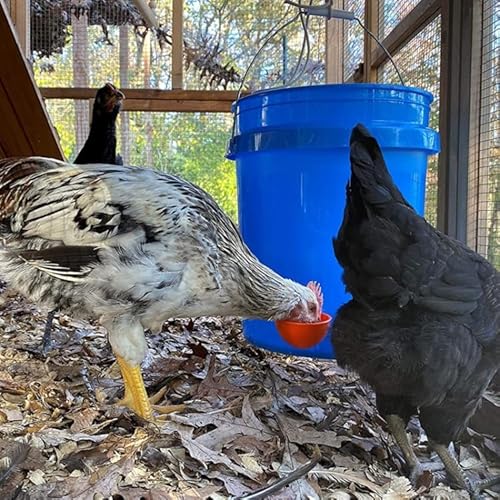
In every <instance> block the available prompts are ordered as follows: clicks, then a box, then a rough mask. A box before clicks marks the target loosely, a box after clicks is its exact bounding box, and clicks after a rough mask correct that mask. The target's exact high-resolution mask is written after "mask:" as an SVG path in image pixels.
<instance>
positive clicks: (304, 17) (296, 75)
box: [284, 0, 312, 85]
mask: <svg viewBox="0 0 500 500" xmlns="http://www.w3.org/2000/svg"><path fill="white" fill-rule="evenodd" d="M298 5H299V7H302V5H301V2H300V1H299V3H298ZM309 5H312V0H309ZM299 12H300V22H301V24H302V29H303V30H304V39H303V41H302V47H301V49H300V54H299V58H298V60H297V64H296V65H295V69H294V72H293V73H292V75H291V76H290V80H289V81H288V82H287V81H286V80H285V83H284V85H292V84H293V83H295V82H296V81H298V80H299V79H300V78H301V77H302V75H303V74H304V72H305V70H306V69H307V64H308V63H309V60H310V56H311V43H310V38H309V29H308V28H309V18H310V16H309V14H305V13H304V11H303V10H302V9H301V8H299ZM304 49H306V60H305V62H304V64H303V66H302V69H301V70H300V71H299V68H300V65H301V64H302V58H303V56H304Z"/></svg>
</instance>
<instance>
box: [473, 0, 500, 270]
mask: <svg viewBox="0 0 500 500" xmlns="http://www.w3.org/2000/svg"><path fill="white" fill-rule="evenodd" d="M498 7H499V2H498V1H496V0H484V1H483V12H482V20H481V21H482V36H481V70H480V76H479V84H478V91H479V110H478V113H477V114H476V116H473V117H472V121H471V127H470V131H471V144H472V145H473V146H472V148H471V155H470V162H469V193H468V210H467V213H468V220H467V238H468V244H469V245H470V246H471V247H472V248H474V249H475V250H476V251H477V252H479V253H481V254H482V255H484V256H485V257H487V258H488V259H489V260H490V261H491V262H492V263H493V264H494V265H495V266H496V267H497V268H500V10H499V8H498Z"/></svg>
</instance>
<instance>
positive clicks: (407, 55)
mask: <svg viewBox="0 0 500 500" xmlns="http://www.w3.org/2000/svg"><path fill="white" fill-rule="evenodd" d="M403 3H404V2H403ZM393 58H394V61H395V63H396V65H397V66H398V68H399V70H400V72H401V73H402V75H403V78H404V80H405V84H406V85H410V86H413V87H420V88H422V89H425V90H427V91H429V92H431V93H432V95H433V96H434V101H433V103H432V107H431V113H430V122H429V126H430V127H431V128H432V129H434V130H439V77H440V66H441V16H438V17H436V18H435V19H434V20H433V21H432V22H431V23H430V24H428V25H427V26H426V27H425V28H424V29H423V30H421V31H420V32H419V33H418V34H417V35H415V36H414V37H413V38H412V39H411V40H410V41H409V42H408V43H407V44H406V45H405V46H404V47H403V48H401V50H399V51H398V52H397V53H396V54H395V55H394V56H393ZM378 80H379V82H382V83H400V81H399V78H398V75H397V73H396V71H395V69H394V67H393V65H392V64H391V63H386V64H384V65H383V66H382V68H381V69H380V70H379V72H378ZM437 189H438V155H434V156H431V157H430V158H429V162H428V168H427V178H426V195H425V217H426V218H427V220H428V221H429V222H430V223H431V224H434V225H435V224H436V223H437Z"/></svg>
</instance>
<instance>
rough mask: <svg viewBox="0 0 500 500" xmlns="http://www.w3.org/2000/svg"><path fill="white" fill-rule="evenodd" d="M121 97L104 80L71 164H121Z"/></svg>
mask: <svg viewBox="0 0 500 500" xmlns="http://www.w3.org/2000/svg"><path fill="white" fill-rule="evenodd" d="M124 98H125V96H124V95H123V93H122V92H121V91H120V90H118V89H117V88H116V87H115V86H114V85H112V84H111V83H106V85H104V87H101V88H100V89H99V90H98V91H97V93H96V96H95V99H94V107H93V110H92V123H91V125H90V132H89V136H88V137H87V140H86V141H85V144H84V145H83V148H82V150H81V151H80V153H78V156H77V157H76V159H75V161H74V162H73V163H76V164H87V163H108V164H112V165H123V160H122V158H121V156H120V155H117V154H116V118H117V117H118V113H119V112H120V108H121V105H122V101H123V99H124ZM56 312H57V311H56V310H53V311H50V312H49V314H48V315H47V322H46V323H45V329H44V334H43V340H42V352H43V353H44V354H46V353H47V352H48V351H49V350H50V344H51V334H52V324H53V321H54V316H55V314H56Z"/></svg>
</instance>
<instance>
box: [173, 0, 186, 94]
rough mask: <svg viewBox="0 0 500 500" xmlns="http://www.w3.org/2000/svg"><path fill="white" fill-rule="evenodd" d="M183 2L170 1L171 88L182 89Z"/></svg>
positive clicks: (178, 0) (177, 0)
mask: <svg viewBox="0 0 500 500" xmlns="http://www.w3.org/2000/svg"><path fill="white" fill-rule="evenodd" d="M183 3H184V2H183V0H172V88H173V89H182V88H183V49H184V47H183V45H184V42H183V7H184V6H183Z"/></svg>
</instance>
